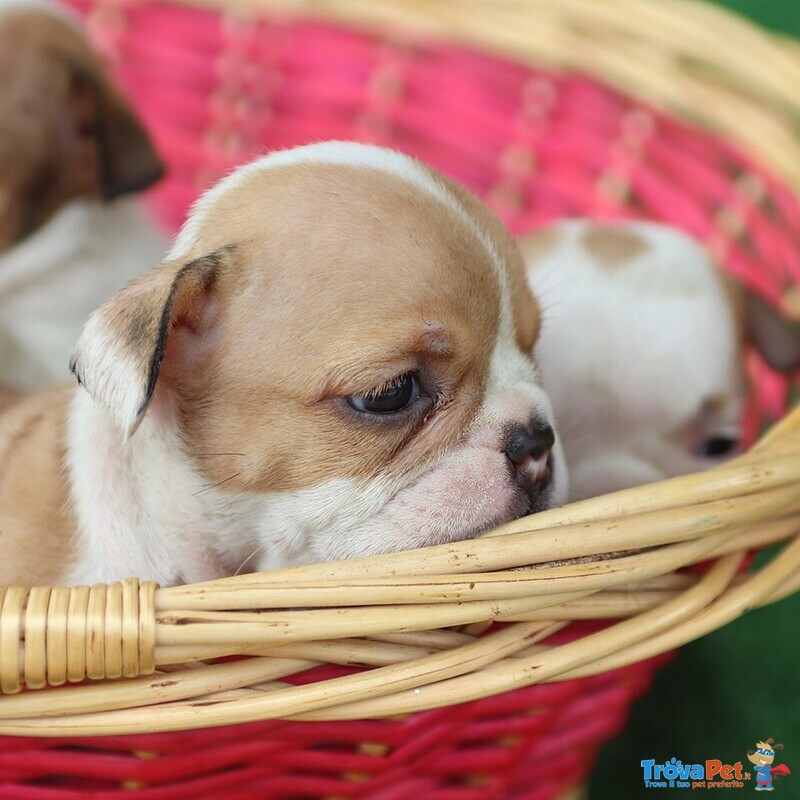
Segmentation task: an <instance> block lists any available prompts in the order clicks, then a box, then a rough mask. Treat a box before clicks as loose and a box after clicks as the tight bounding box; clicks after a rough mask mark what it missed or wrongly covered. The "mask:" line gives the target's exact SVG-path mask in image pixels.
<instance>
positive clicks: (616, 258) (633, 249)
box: [583, 225, 650, 269]
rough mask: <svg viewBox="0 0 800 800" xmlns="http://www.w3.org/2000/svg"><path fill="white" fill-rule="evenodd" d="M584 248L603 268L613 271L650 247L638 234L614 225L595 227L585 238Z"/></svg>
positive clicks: (589, 230)
mask: <svg viewBox="0 0 800 800" xmlns="http://www.w3.org/2000/svg"><path fill="white" fill-rule="evenodd" d="M583 246H584V247H585V248H586V249H587V250H588V251H589V252H590V253H591V254H592V255H593V256H594V257H595V258H596V259H597V262H598V264H600V265H601V266H604V267H607V268H610V269H613V268H616V267H620V266H623V265H624V264H625V263H626V262H628V261H632V260H633V259H634V258H636V256H639V255H641V254H642V253H645V252H647V250H648V249H649V247H650V245H649V244H648V242H647V240H646V239H644V238H643V237H641V236H639V235H638V234H637V233H636V232H634V231H631V230H628V229H627V228H623V227H618V226H614V225H593V226H591V227H590V228H589V229H588V230H587V231H586V233H585V234H584V236H583Z"/></svg>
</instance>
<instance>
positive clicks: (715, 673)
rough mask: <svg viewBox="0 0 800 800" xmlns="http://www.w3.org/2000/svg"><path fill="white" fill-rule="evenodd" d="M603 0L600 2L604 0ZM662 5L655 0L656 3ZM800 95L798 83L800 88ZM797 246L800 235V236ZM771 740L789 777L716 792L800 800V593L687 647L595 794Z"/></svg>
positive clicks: (787, 0)
mask: <svg viewBox="0 0 800 800" xmlns="http://www.w3.org/2000/svg"><path fill="white" fill-rule="evenodd" d="M598 1H602V0H598ZM650 2H659V0H650ZM718 4H719V5H724V6H727V7H728V8H730V9H732V10H735V11H737V12H739V13H741V14H744V15H746V16H747V17H749V18H750V19H752V20H754V21H756V22H758V23H760V24H761V25H764V26H767V27H769V28H771V29H773V30H775V31H780V32H781V33H785V34H791V35H793V36H795V37H798V38H800V0H724V1H723V2H719V3H718ZM796 88H797V92H798V95H800V86H798V87H796ZM798 247H800V242H798ZM769 736H772V737H774V739H775V741H776V742H782V743H783V744H784V745H785V746H786V749H785V750H784V751H783V753H780V752H779V753H778V754H777V755H776V758H775V763H776V764H779V763H786V764H787V766H789V767H790V769H791V770H792V772H793V775H791V776H788V777H784V778H780V779H779V780H778V781H776V783H775V791H774V792H772V793H771V794H767V793H759V794H756V792H755V791H754V787H753V786H752V785H749V786H747V788H745V789H742V790H731V789H728V790H722V793H721V794H718V793H719V792H720V791H721V790H713V792H712V794H711V795H710V796H713V797H717V796H719V797H721V798H725V797H728V798H731V800H733V798H736V797H775V798H800V596H797V595H796V596H795V597H793V598H790V599H787V600H784V601H782V602H780V603H777V604H775V605H773V606H770V607H768V608H765V609H761V610H758V611H753V612H751V613H749V614H748V615H747V616H745V617H743V618H741V619H739V620H737V621H736V622H734V623H732V624H730V625H728V626H727V627H725V628H724V629H722V630H720V631H717V632H716V633H714V634H711V635H709V636H707V637H705V638H703V639H701V640H699V641H697V642H694V643H693V644H691V645H688V646H687V647H684V648H683V649H682V650H681V651H680V653H679V654H678V656H677V657H676V659H675V660H674V661H673V662H672V663H671V664H670V665H669V666H668V667H666V668H665V669H664V670H663V671H662V672H661V673H660V675H659V677H658V678H657V679H656V683H655V685H654V687H653V688H652V690H651V691H650V693H649V694H648V695H647V696H646V697H645V698H643V699H642V700H640V701H639V702H638V703H637V704H636V706H635V707H634V709H633V712H632V714H631V719H630V722H629V724H628V726H627V728H626V730H625V732H624V733H623V734H622V736H620V737H619V738H617V739H616V740H614V741H612V742H609V743H608V744H607V745H606V746H605V747H604V748H603V750H602V751H601V753H600V760H599V763H598V765H597V769H596V770H595V773H594V775H593V777H592V780H591V783H590V790H589V798H590V800H639V798H644V799H645V800H649V799H650V798H656V797H662V798H664V800H678V799H680V800H683V798H686V800H689V799H690V798H692V800H698V797H701V796H705V795H704V793H703V791H701V790H686V789H684V790H679V789H645V788H644V786H643V783H642V769H641V767H640V764H639V762H640V761H641V760H643V759H646V758H654V759H655V760H656V762H657V763H664V762H665V761H667V760H668V759H671V758H673V757H674V758H678V759H681V760H682V761H683V762H684V763H695V762H704V761H705V760H706V759H707V758H719V759H722V760H723V761H724V762H726V763H729V764H731V763H735V762H736V761H742V762H743V764H744V765H745V766H748V762H747V761H746V753H747V750H748V749H749V748H753V747H754V746H755V741H756V739H765V738H767V737H769Z"/></svg>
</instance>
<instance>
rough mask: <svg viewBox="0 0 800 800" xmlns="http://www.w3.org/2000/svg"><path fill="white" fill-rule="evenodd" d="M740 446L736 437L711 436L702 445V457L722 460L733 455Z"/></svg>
mask: <svg viewBox="0 0 800 800" xmlns="http://www.w3.org/2000/svg"><path fill="white" fill-rule="evenodd" d="M738 446H739V439H738V437H736V436H724V435H720V436H710V437H709V438H708V439H706V440H705V441H704V442H703V443H702V444H701V445H700V455H701V456H702V457H703V458H720V457H722V456H727V455H730V454H731V453H733V452H734V451H735V450H736V448H737V447H738Z"/></svg>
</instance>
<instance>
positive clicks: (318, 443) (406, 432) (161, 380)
mask: <svg viewBox="0 0 800 800" xmlns="http://www.w3.org/2000/svg"><path fill="white" fill-rule="evenodd" d="M537 333H538V311H537V307H536V304H535V301H534V299H533V297H532V296H531V295H530V293H529V291H528V290H527V288H526V285H525V279H524V271H523V265H522V260H521V257H520V255H519V252H518V250H517V248H516V245H515V244H514V242H513V241H512V240H511V238H510V237H509V236H508V234H507V233H506V232H505V231H504V229H503V228H502V226H501V225H500V223H499V222H498V221H497V220H496V219H495V218H494V217H493V216H492V215H491V214H490V213H489V212H488V210H487V209H485V208H484V207H483V206H482V205H481V204H480V203H479V201H477V200H476V199H475V198H473V197H472V196H471V195H469V194H467V193H466V192H464V191H463V190H461V189H459V188H458V187H456V186H454V185H452V184H450V183H448V182H447V181H446V180H445V179H444V178H442V177H441V176H439V175H436V174H434V173H433V172H432V171H430V170H428V169H427V168H425V167H423V166H422V165H421V164H419V163H417V162H415V161H413V160H412V159H410V158H408V157H406V156H403V155H400V154H399V153H396V152H392V151H389V150H384V149H381V148H377V147H371V146H365V145H357V144H352V143H340V142H329V143H323V144H320V145H312V146H309V147H304V148H298V149H296V150H291V151H284V152H280V153H274V154H272V155H271V156H268V157H266V158H264V159H262V160H260V161H257V162H255V163H254V164H251V165H249V166H247V167H245V168H243V169H240V170H239V171H237V172H235V173H234V174H233V175H232V176H230V177H229V178H227V179H226V180H224V181H223V182H222V183H221V184H219V185H218V186H217V187H215V188H214V189H212V190H211V191H210V192H208V193H207V194H206V196H205V197H204V198H203V199H202V200H201V201H200V203H199V204H198V205H197V206H196V208H195V209H194V211H193V213H192V215H191V218H190V219H189V221H188V222H187V224H186V225H185V226H184V228H183V230H182V232H181V234H180V235H179V238H178V240H177V243H176V245H175V247H174V248H173V251H172V253H171V254H170V260H169V261H167V262H166V263H164V264H162V265H160V266H159V267H158V268H157V269H155V270H154V271H153V272H151V273H150V274H148V275H146V276H145V277H144V278H142V279H140V280H137V281H135V282H133V283H131V284H130V285H129V286H128V287H127V288H126V289H124V290H123V291H122V292H121V293H120V294H119V295H118V296H116V297H115V298H113V299H112V300H110V301H109V302H108V303H106V304H105V305H104V306H102V307H101V308H100V309H99V310H98V311H97V312H96V313H95V314H94V315H93V317H92V318H91V319H90V321H89V322H88V323H87V326H86V328H85V329H84V332H83V334H82V336H81V339H80V341H79V343H78V347H77V350H76V354H75V358H74V371H75V373H76V375H77V376H78V378H79V380H80V381H81V382H82V383H83V385H84V386H85V387H86V389H87V390H88V391H89V393H90V394H91V395H92V396H93V397H94V399H95V400H96V401H97V402H99V403H100V404H102V405H104V406H105V407H106V408H108V409H109V410H110V411H111V412H112V414H113V415H114V417H115V418H116V420H117V421H118V424H119V425H120V427H121V428H122V429H123V430H124V431H126V432H128V433H130V432H132V431H133V430H134V429H135V428H136V426H137V425H138V423H139V421H140V420H141V419H142V416H143V415H144V414H145V412H146V410H147V409H148V407H150V411H149V413H148V418H149V424H158V425H161V426H162V429H164V427H163V426H166V429H167V430H173V431H176V432H177V433H178V435H179V436H180V440H181V442H182V445H181V447H182V449H183V452H184V454H185V458H186V460H187V463H188V465H189V466H190V467H191V469H193V470H195V471H196V472H197V473H198V474H199V475H201V476H202V479H203V481H204V482H205V484H206V485H207V486H216V487H217V488H215V489H214V490H213V491H214V492H216V493H217V494H218V495H220V497H221V496H222V495H223V494H224V498H225V502H228V501H229V500H230V499H231V498H237V497H248V498H250V499H251V500H253V499H254V498H256V500H254V504H255V505H253V504H251V506H252V507H253V508H255V509H256V510H255V511H253V512H252V513H255V514H257V515H258V514H260V513H261V512H260V511H259V510H258V508H261V510H262V511H263V518H262V519H260V521H259V525H260V526H261V527H260V536H261V544H262V545H263V548H264V551H265V553H266V556H265V558H266V561H265V560H264V559H261V560H260V561H259V563H260V564H261V565H262V566H271V565H274V564H277V563H286V562H287V561H291V562H296V561H299V560H314V559H329V558H338V557H350V556H354V555H359V554H364V553H374V552H381V551H389V550H398V549H405V548H411V547H415V546H422V545H426V544H430V543H435V542H444V541H450V540H456V539H461V538H465V537H469V536H472V535H475V534H477V533H478V532H480V531H482V530H484V529H486V528H488V527H490V526H493V525H496V524H499V523H501V522H504V521H507V520H509V519H512V518H515V517H517V516H520V515H522V514H524V513H526V512H528V511H537V510H540V509H543V508H546V507H548V506H550V505H551V504H553V503H557V502H561V501H562V500H563V498H564V496H565V491H566V475H565V473H564V466H563V463H562V458H561V453H560V449H559V445H558V443H557V442H556V441H554V433H553V420H552V415H551V409H550V405H549V402H548V400H547V398H546V397H545V395H544V393H543V391H542V389H541V386H540V384H539V381H538V378H537V374H536V370H535V367H534V365H533V363H532V362H531V360H530V358H529V357H528V356H527V355H526V353H529V352H530V350H531V348H532V346H533V343H534V341H535V339H536V336H537ZM134 443H135V440H134V442H131V444H134ZM209 491H210V490H209ZM220 502H222V500H220ZM259 503H262V506H259V505H258V504H259Z"/></svg>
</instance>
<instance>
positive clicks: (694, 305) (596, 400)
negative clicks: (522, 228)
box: [521, 221, 800, 499]
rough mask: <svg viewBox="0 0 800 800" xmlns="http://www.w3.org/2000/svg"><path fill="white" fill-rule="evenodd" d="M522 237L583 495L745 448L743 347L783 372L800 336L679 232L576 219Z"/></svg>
mask: <svg viewBox="0 0 800 800" xmlns="http://www.w3.org/2000/svg"><path fill="white" fill-rule="evenodd" d="M521 244H522V249H523V253H524V255H525V258H526V262H527V265H528V279H529V282H530V285H531V287H532V288H534V289H535V290H536V291H537V293H538V296H539V298H540V301H541V303H542V307H543V323H542V335H541V337H540V340H539V344H538V347H537V351H536V353H537V357H538V360H539V363H540V364H541V369H542V377H543V381H544V385H545V388H546V389H547V392H548V394H549V395H550V397H551V398H552V400H553V404H554V407H555V408H556V411H557V416H558V421H559V425H560V429H561V432H562V437H563V440H564V447H565V451H566V455H567V463H568V464H569V468H570V476H571V485H572V494H573V497H574V498H575V499H580V498H583V497H590V496H593V495H597V494H603V493H604V492H609V491H614V490H617V489H623V488H626V487H628V486H633V485H636V484H640V483H647V482H649V481H655V480H659V479H662V478H667V477H670V476H673V475H679V474H683V473H688V472H693V471H696V470H699V469H703V468H705V467H708V466H711V465H713V464H716V463H719V462H720V460H722V459H724V458H726V457H730V456H732V455H734V454H735V453H736V452H738V448H739V441H740V438H741V417H742V413H743V405H744V399H745V392H746V381H745V375H744V370H743V354H742V349H743V347H744V346H745V345H746V344H751V345H753V346H755V347H756V349H757V350H758V351H759V352H760V353H761V354H762V356H763V357H764V358H765V359H766V361H767V362H768V363H769V364H771V365H772V366H773V367H775V368H777V369H781V370H790V369H793V368H795V367H797V366H798V365H799V364H800V331H798V330H797V329H796V328H795V327H793V326H792V325H790V324H789V323H787V322H786V321H784V320H782V319H780V318H779V317H778V316H777V315H776V314H775V313H774V312H773V311H772V310H771V309H770V308H769V306H768V305H767V304H766V303H765V302H764V301H763V300H761V299H759V298H758V297H756V296H755V295H753V294H751V293H749V292H747V291H745V290H744V289H743V288H742V287H740V286H736V285H734V284H733V282H732V281H731V280H730V279H728V278H725V277H723V276H722V275H721V274H720V273H718V272H717V270H716V269H715V268H714V265H713V264H712V262H711V259H710V258H709V256H708V254H707V253H706V252H705V251H704V250H703V249H702V248H701V247H700V245H699V244H697V243H696V242H695V241H693V240H692V239H690V238H689V237H688V236H686V235H685V234H683V233H681V232H680V231H677V230H674V229H671V228H668V227H666V226H663V225H657V224H652V223H643V222H636V223H625V224H624V225H613V226H612V225H601V224H597V223H591V222H588V221H569V222H565V223H561V224H558V225H555V226H553V227H550V228H547V229H543V230H541V231H539V232H537V233H534V234H532V235H530V236H529V237H528V238H526V239H525V240H523V242H522V243H521Z"/></svg>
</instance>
